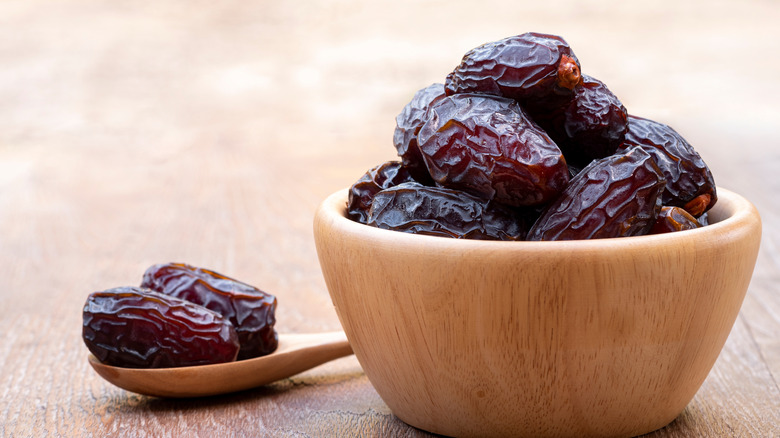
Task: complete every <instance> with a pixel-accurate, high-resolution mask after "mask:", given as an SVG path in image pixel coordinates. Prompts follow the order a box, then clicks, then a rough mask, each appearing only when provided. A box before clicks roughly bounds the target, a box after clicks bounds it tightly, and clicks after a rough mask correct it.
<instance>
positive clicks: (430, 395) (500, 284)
mask: <svg viewBox="0 0 780 438" xmlns="http://www.w3.org/2000/svg"><path fill="white" fill-rule="evenodd" d="M718 194H719V198H720V199H719V200H718V203H717V204H716V206H715V207H714V208H713V210H712V211H711V212H710V213H709V215H710V220H711V222H712V224H711V225H709V226H707V227H703V228H701V229H696V230H690V231H682V232H677V233H670V234H663V235H657V236H641V237H628V238H621V239H602V240H589V241H585V240H583V241H568V242H488V241H469V240H457V239H448V238H442V237H432V236H422V235H413V234H407V233H401V232H395V231H387V230H381V229H378V228H373V227H369V226H366V225H362V224H359V223H356V222H353V221H351V220H349V219H347V218H346V217H345V211H346V208H345V206H346V197H347V192H346V191H339V192H337V193H335V194H333V195H331V196H330V197H329V198H327V199H326V200H325V201H324V202H323V203H322V205H321V206H320V208H319V209H318V211H317V213H316V217H315V221H314V235H315V242H316V246H317V252H318V255H319V260H320V264H321V267H322V272H323V275H324V277H325V281H326V283H327V286H328V290H329V291H330V295H331V298H332V300H333V304H334V305H335V308H336V311H337V313H338V316H339V318H340V321H341V324H342V325H343V327H344V330H345V331H346V334H347V338H348V339H349V342H350V344H351V345H352V348H353V350H354V352H355V355H356V356H357V358H358V360H359V361H360V364H361V365H362V367H363V369H364V370H365V373H366V375H367V376H368V378H369V380H370V381H371V383H372V384H373V386H374V387H375V388H376V390H377V392H378V393H379V395H380V396H381V397H382V399H383V400H384V401H385V403H387V405H388V406H389V407H390V409H391V410H392V411H393V413H394V414H395V415H396V416H398V418H400V419H401V420H403V421H405V422H406V423H408V424H410V425H412V426H415V427H417V428H420V429H424V430H427V431H430V432H434V433H438V434H443V435H450V436H492V437H498V436H528V437H547V436H581V437H585V436H634V435H640V434H644V433H647V432H650V431H653V430H655V429H658V428H661V427H663V426H665V425H666V424H668V423H670V422H671V421H672V420H674V419H675V417H677V416H678V415H679V414H680V413H681V412H682V410H683V409H684V408H685V406H686V405H687V404H688V402H689V401H690V400H691V399H692V398H693V396H694V394H695V393H696V391H697V390H698V388H699V387H700V386H701V384H702V382H703V381H704V379H705V378H706V377H707V374H708V373H709V371H710V369H711V368H712V366H713V364H714V363H715V360H716V359H717V357H718V354H719V352H720V350H721V349H722V347H723V344H724V343H725V341H726V338H727V337H728V335H729V332H730V331H731V327H732V325H733V324H734V321H735V319H736V317H737V314H738V312H739V308H740V306H741V304H742V300H743V298H744V296H745V292H746V290H747V287H748V283H749V282H750V277H751V275H752V272H753V267H754V265H755V261H756V256H757V254H758V247H759V241H760V238H761V220H760V218H759V215H758V212H757V211H756V209H755V207H753V205H752V204H751V203H750V202H748V201H747V200H745V199H744V198H742V197H741V196H739V195H737V194H735V193H733V192H730V191H728V190H724V189H720V190H719V192H718Z"/></svg>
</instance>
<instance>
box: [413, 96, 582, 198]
mask: <svg viewBox="0 0 780 438" xmlns="http://www.w3.org/2000/svg"><path fill="white" fill-rule="evenodd" d="M417 140H418V144H419V147H420V152H421V153H422V156H423V159H424V160H425V164H426V166H427V167H428V171H429V173H430V175H431V177H432V178H433V180H434V181H435V182H436V184H437V185H440V186H442V187H447V188H451V189H457V190H463V191H465V192H468V193H470V194H472V195H474V196H477V197H480V198H482V199H484V200H486V201H495V202H498V203H501V204H506V205H510V206H534V205H540V204H544V203H546V202H549V201H551V200H552V199H554V198H555V197H556V196H557V195H558V193H560V192H561V191H562V190H563V189H564V187H566V184H567V183H568V182H569V170H568V167H567V165H566V161H565V159H564V158H563V154H562V153H561V150H560V149H559V148H558V146H556V144H555V143H554V142H553V141H552V140H551V139H550V137H549V136H548V135H547V133H545V132H544V131H542V130H541V128H539V127H538V126H537V125H536V124H535V123H534V122H533V121H531V119H529V118H528V117H527V116H526V115H525V113H524V112H523V110H522V108H521V107H520V105H519V104H518V103H517V102H516V101H514V100H511V99H505V98H500V97H495V96H485V95H477V94H456V95H453V96H448V97H445V98H443V99H441V100H439V101H438V102H437V103H436V104H434V105H433V106H431V107H430V109H429V110H428V113H427V115H426V119H425V124H423V126H422V128H421V129H420V132H419V134H418V137H417Z"/></svg>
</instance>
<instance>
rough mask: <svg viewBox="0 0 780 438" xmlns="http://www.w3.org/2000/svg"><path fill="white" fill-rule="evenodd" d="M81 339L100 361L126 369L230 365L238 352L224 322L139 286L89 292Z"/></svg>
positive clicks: (196, 307) (232, 331)
mask: <svg viewBox="0 0 780 438" xmlns="http://www.w3.org/2000/svg"><path fill="white" fill-rule="evenodd" d="M82 338H83V340H84V343H85V344H86V345H87V348H89V351H90V352H91V353H92V354H94V355H95V357H97V359H98V360H99V361H100V362H102V363H104V364H107V365H113V366H118V367H125V368H169V367H182V366H191V365H206V364H213V363H223V362H231V361H234V360H236V357H237V355H238V349H239V344H238V336H237V334H236V331H235V329H234V327H233V325H232V324H231V323H230V321H228V320H227V318H224V317H223V316H222V315H220V314H218V313H216V312H213V311H211V310H208V309H206V308H205V307H203V306H199V305H196V304H193V303H191V302H189V301H186V300H182V299H179V298H175V297H170V296H167V295H163V294H159V293H157V292H153V291H151V290H148V289H142V288H137V287H121V288H115V289H109V290H107V291H103V292H94V293H92V294H90V295H89V297H88V298H87V302H86V304H85V305H84V312H83V327H82Z"/></svg>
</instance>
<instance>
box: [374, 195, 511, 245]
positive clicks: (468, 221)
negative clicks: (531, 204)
mask: <svg viewBox="0 0 780 438" xmlns="http://www.w3.org/2000/svg"><path fill="white" fill-rule="evenodd" d="M368 225H371V226H374V227H378V228H383V229H386V230H395V231H403V232H407V233H416V234H426V235H430V236H442V237H453V238H457V239H481V240H522V239H523V237H524V235H525V232H526V229H525V224H524V221H523V218H522V217H521V216H519V215H518V214H515V213H514V212H513V211H511V210H509V209H506V208H503V207H500V206H496V205H489V204H488V203H487V202H485V201H483V200H481V199H479V198H477V197H474V196H470V195H467V194H465V193H463V192H459V191H456V190H451V189H446V188H442V187H426V186H423V185H421V184H419V183H404V184H401V185H398V186H395V187H392V188H389V189H386V190H382V191H381V192H379V193H377V194H376V196H374V201H373V203H372V204H371V210H370V212H369V217H368Z"/></svg>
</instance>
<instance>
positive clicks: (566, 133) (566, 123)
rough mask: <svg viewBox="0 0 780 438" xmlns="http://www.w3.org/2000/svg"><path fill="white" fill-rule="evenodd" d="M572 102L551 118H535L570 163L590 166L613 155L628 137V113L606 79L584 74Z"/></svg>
mask: <svg viewBox="0 0 780 438" xmlns="http://www.w3.org/2000/svg"><path fill="white" fill-rule="evenodd" d="M582 78H583V81H582V85H581V86H579V87H577V88H575V90H574V97H573V98H572V100H571V102H569V103H568V104H567V105H565V106H563V107H562V108H561V109H560V110H558V111H555V112H554V113H553V115H552V116H551V117H550V119H549V120H548V121H545V120H544V118H541V119H537V120H536V121H537V122H539V124H540V125H542V127H543V128H545V129H546V130H547V133H548V134H550V137H552V139H553V140H554V141H555V142H556V143H557V144H558V146H559V147H560V148H561V150H562V151H563V155H564V157H566V162H567V163H569V164H570V165H572V164H574V165H579V166H583V167H584V166H587V165H588V163H590V162H591V161H593V160H596V159H599V158H604V157H607V156H609V155H612V154H614V153H615V151H617V149H618V148H619V147H620V145H621V144H623V141H624V140H625V137H626V131H627V130H628V113H627V111H626V108H625V107H624V106H623V104H622V103H621V102H620V100H619V99H618V98H617V96H615V95H614V94H613V93H612V92H611V91H609V89H608V88H607V86H606V85H604V83H603V82H601V81H599V80H598V79H595V78H592V77H590V76H587V75H583V77H582Z"/></svg>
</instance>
